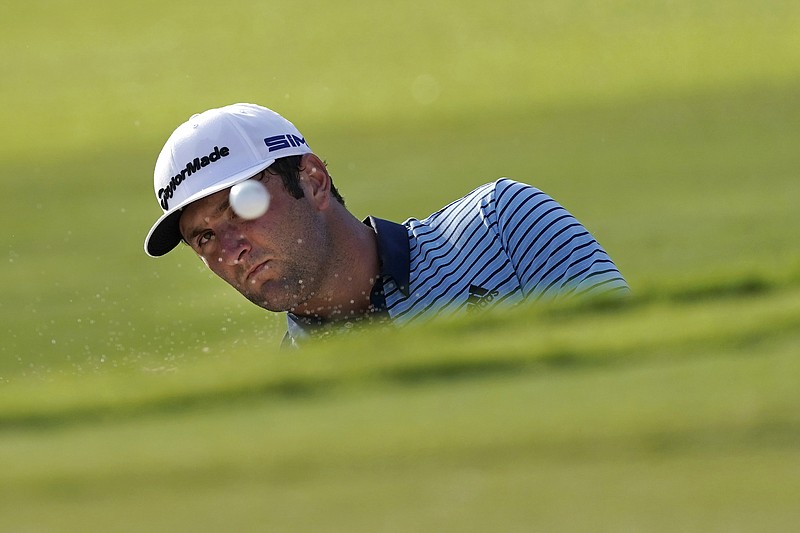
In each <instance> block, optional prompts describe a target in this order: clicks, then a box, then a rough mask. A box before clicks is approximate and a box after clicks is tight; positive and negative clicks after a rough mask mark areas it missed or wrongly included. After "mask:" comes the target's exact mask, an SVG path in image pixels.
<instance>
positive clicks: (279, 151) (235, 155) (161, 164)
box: [144, 104, 311, 257]
mask: <svg viewBox="0 0 800 533" xmlns="http://www.w3.org/2000/svg"><path fill="white" fill-rule="evenodd" d="M308 153H311V149H310V148H309V147H308V144H307V143H306V141H305V139H304V138H303V136H302V135H300V132H299V131H297V128H295V127H294V125H293V124H292V123H291V122H289V121H288V120H286V119H285V118H283V117H282V116H280V115H279V114H277V113H275V112H274V111H272V110H270V109H267V108H265V107H261V106H258V105H255V104H233V105H229V106H225V107H221V108H218V109H210V110H208V111H205V112H203V113H200V114H198V115H194V116H192V117H191V118H190V119H189V120H188V121H186V122H184V123H183V124H181V125H180V126H178V128H177V129H176V130H175V131H174V132H173V133H172V135H170V137H169V139H168V140H167V143H166V144H165V145H164V148H162V149H161V153H160V154H159V155H158V160H157V161H156V167H155V171H154V173H153V188H154V190H155V193H156V200H158V203H159V205H161V209H162V210H163V211H164V214H163V215H161V217H160V218H159V219H158V220H157V221H156V223H155V224H154V225H153V227H152V228H151V229H150V233H148V234H147V238H146V239H145V241H144V249H145V252H147V254H148V255H150V256H152V257H158V256H161V255H164V254H166V253H167V252H169V251H170V250H172V249H173V248H175V247H176V246H177V245H178V244H179V243H180V241H181V238H182V237H181V233H180V229H179V226H178V222H179V220H180V215H181V210H182V209H183V208H184V207H186V206H187V205H189V204H190V203H192V202H195V201H197V200H200V199H201V198H205V197H206V196H209V195H211V194H214V193H215V192H219V191H221V190H223V189H227V188H228V187H231V186H233V185H235V184H237V183H239V182H241V181H245V180H247V179H249V178H251V177H253V176H255V175H256V174H258V173H259V172H261V171H262V170H264V169H265V168H267V167H268V166H270V165H271V164H272V163H274V162H275V160H276V159H279V158H281V157H288V156H292V155H302V154H308Z"/></svg>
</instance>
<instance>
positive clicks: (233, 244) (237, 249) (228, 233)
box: [217, 224, 251, 265]
mask: <svg viewBox="0 0 800 533" xmlns="http://www.w3.org/2000/svg"><path fill="white" fill-rule="evenodd" d="M217 235H218V238H219V241H220V257H221V258H222V260H223V261H224V262H225V263H226V264H228V265H236V264H239V263H241V262H242V261H243V260H244V259H245V257H246V256H247V254H248V253H250V248H251V246H250V241H248V240H247V237H245V235H244V233H243V232H242V229H241V228H239V227H237V226H235V225H232V224H227V225H225V226H224V227H222V228H220V229H219V230H218V232H217Z"/></svg>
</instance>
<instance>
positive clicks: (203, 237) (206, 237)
mask: <svg viewBox="0 0 800 533" xmlns="http://www.w3.org/2000/svg"><path fill="white" fill-rule="evenodd" d="M213 238H214V233H213V232H211V231H206V232H205V233H201V234H200V236H198V237H197V246H200V247H201V248H202V247H203V246H205V245H206V244H208V242H209V241H211V240H212V239H213Z"/></svg>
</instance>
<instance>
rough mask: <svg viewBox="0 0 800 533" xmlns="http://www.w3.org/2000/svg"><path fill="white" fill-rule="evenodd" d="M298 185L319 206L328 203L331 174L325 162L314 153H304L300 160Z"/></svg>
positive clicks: (323, 206) (321, 206) (324, 205)
mask: <svg viewBox="0 0 800 533" xmlns="http://www.w3.org/2000/svg"><path fill="white" fill-rule="evenodd" d="M300 185H301V187H303V191H304V192H305V194H307V195H308V197H309V199H311V200H312V201H313V202H315V203H316V204H317V205H318V206H319V207H320V208H323V209H324V208H326V207H327V206H328V204H330V197H331V176H330V174H328V169H327V168H326V167H325V163H324V162H323V161H322V160H321V159H320V158H319V157H317V156H316V155H314V154H305V155H303V159H302V160H301V161H300Z"/></svg>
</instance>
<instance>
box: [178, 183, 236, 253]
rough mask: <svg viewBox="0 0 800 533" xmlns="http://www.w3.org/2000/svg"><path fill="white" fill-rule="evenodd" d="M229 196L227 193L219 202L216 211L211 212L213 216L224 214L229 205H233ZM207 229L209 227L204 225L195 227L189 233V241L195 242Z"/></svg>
mask: <svg viewBox="0 0 800 533" xmlns="http://www.w3.org/2000/svg"><path fill="white" fill-rule="evenodd" d="M229 198H230V197H229V196H228V195H227V194H226V195H224V197H223V200H222V201H221V202H220V203H219V204H217V207H216V208H215V209H214V212H213V213H212V214H211V216H212V217H214V216H219V215H221V214H223V213H224V212H225V211H227V210H228V207H230V205H231V204H230V200H229ZM205 218H206V217H204V220H205ZM206 229H207V228H205V227H204V226H199V227H197V228H195V229H193V230H192V231H191V233H189V238H188V239H186V241H187V243H189V244H191V243H192V242H194V240H195V239H196V238H197V236H198V235H200V234H202V233H203V232H205V231H206Z"/></svg>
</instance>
